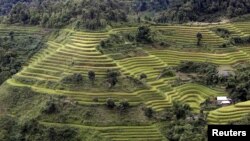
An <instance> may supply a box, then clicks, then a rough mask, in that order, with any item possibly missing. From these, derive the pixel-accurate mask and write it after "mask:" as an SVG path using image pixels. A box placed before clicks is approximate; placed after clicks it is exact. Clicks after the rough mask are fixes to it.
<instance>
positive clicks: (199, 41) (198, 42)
mask: <svg viewBox="0 0 250 141" xmlns="http://www.w3.org/2000/svg"><path fill="white" fill-rule="evenodd" d="M196 38H197V46H200V45H201V39H202V38H203V37H202V34H201V33H200V32H198V33H197V34H196Z"/></svg>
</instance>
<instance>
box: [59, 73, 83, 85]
mask: <svg viewBox="0 0 250 141" xmlns="http://www.w3.org/2000/svg"><path fill="white" fill-rule="evenodd" d="M82 81H83V76H82V74H80V73H74V74H73V75H69V76H66V77H64V78H63V79H62V82H63V83H81V82H82Z"/></svg>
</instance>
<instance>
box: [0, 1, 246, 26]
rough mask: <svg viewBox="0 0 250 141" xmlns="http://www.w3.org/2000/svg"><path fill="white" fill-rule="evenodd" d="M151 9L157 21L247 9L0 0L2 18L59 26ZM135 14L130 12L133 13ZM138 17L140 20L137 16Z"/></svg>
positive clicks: (218, 4) (108, 21) (102, 22)
mask: <svg viewBox="0 0 250 141" xmlns="http://www.w3.org/2000/svg"><path fill="white" fill-rule="evenodd" d="M148 12H150V13H154V16H153V17H155V18H154V19H152V18H149V16H145V20H150V21H151V20H154V21H155V22H159V23H166V22H173V21H174V22H187V21H208V20H209V21H215V20H218V19H220V17H228V18H232V17H236V16H240V15H243V14H247V13H250V1H248V0H153V1H148V0H133V1H132V2H128V1H121V0H70V1H69V0H0V15H5V18H2V21H4V22H8V23H22V24H31V25H42V26H44V27H62V26H66V25H69V24H74V25H75V27H77V28H87V29H92V30H96V29H100V28H105V27H106V26H107V25H112V23H123V22H138V20H135V19H137V18H138V19H141V18H140V15H145V14H141V13H148ZM135 13H137V15H138V17H137V16H130V15H135ZM139 21H141V20H139Z"/></svg>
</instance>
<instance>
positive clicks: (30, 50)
mask: <svg viewBox="0 0 250 141" xmlns="http://www.w3.org/2000/svg"><path fill="white" fill-rule="evenodd" d="M41 46H42V43H41V40H40V39H38V38H33V37H27V36H23V37H21V36H15V33H14V32H9V33H8V36H7V37H0V84H2V83H3V82H4V81H5V80H6V79H8V78H9V77H10V76H12V75H13V74H15V73H17V72H18V71H19V70H20V69H21V66H22V65H23V64H24V63H25V62H26V61H27V60H28V59H29V58H30V57H31V56H32V55H33V54H34V53H35V52H37V51H38V50H39V49H40V48H41Z"/></svg>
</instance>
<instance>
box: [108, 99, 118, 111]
mask: <svg viewBox="0 0 250 141" xmlns="http://www.w3.org/2000/svg"><path fill="white" fill-rule="evenodd" d="M106 105H107V107H108V108H110V109H113V108H115V106H116V105H115V101H114V100H113V99H111V98H108V99H107V101H106Z"/></svg>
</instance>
